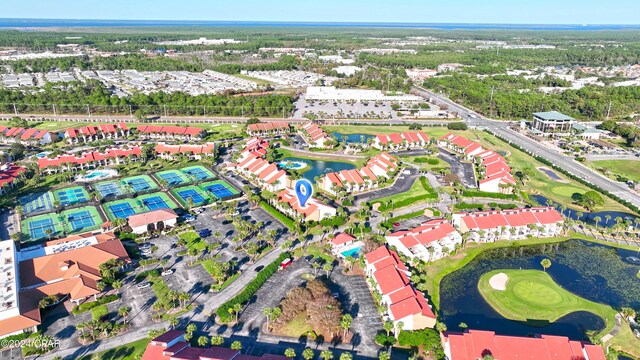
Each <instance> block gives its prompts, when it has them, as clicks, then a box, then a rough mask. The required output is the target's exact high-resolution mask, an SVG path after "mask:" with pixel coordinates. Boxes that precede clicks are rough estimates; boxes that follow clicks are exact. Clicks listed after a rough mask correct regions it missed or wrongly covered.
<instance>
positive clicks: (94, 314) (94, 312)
mask: <svg viewBox="0 0 640 360" xmlns="http://www.w3.org/2000/svg"><path fill="white" fill-rule="evenodd" d="M107 314H109V309H107V305H98V306H96V307H94V308H93V309H91V318H92V319H93V320H95V321H99V320H100V319H102V318H103V317H105V316H107Z"/></svg>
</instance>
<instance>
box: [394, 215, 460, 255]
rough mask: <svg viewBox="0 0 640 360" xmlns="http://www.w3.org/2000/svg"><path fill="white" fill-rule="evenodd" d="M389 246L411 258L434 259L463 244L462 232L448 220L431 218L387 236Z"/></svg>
mask: <svg viewBox="0 0 640 360" xmlns="http://www.w3.org/2000/svg"><path fill="white" fill-rule="evenodd" d="M386 239H387V243H388V244H389V246H395V248H396V249H397V250H398V251H399V252H400V253H401V254H403V255H404V256H407V257H408V258H410V259H411V260H414V259H416V258H417V259H419V260H422V261H434V260H438V259H441V258H443V257H445V256H446V255H448V254H449V253H451V252H452V251H454V250H455V248H456V245H461V244H462V236H461V235H460V233H459V232H458V231H457V230H456V229H455V228H454V227H453V226H452V225H451V224H450V223H449V222H448V221H446V220H442V219H440V220H430V221H427V222H425V223H423V224H422V225H420V226H418V227H416V228H413V229H411V230H406V231H398V232H394V233H392V234H389V235H387V236H386Z"/></svg>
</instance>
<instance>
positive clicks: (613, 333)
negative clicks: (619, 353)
mask: <svg viewBox="0 0 640 360" xmlns="http://www.w3.org/2000/svg"><path fill="white" fill-rule="evenodd" d="M620 326H622V315H620V314H616V325H615V326H614V327H613V329H611V331H609V333H608V334H606V335H605V336H603V337H602V338H601V339H600V341H602V342H603V343H606V342H607V341H609V340H611V339H612V338H613V337H614V336H616V335H618V333H619V332H620Z"/></svg>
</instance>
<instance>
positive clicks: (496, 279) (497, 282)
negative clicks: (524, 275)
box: [489, 273, 509, 291]
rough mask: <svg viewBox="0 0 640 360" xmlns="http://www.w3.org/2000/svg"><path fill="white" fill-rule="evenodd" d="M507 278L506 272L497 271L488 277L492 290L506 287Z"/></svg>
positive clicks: (502, 289)
mask: <svg viewBox="0 0 640 360" xmlns="http://www.w3.org/2000/svg"><path fill="white" fill-rule="evenodd" d="M507 280H509V277H508V276H507V274H505V273H498V274H495V275H493V276H492V277H491V279H489V285H491V287H492V288H493V289H494V290H500V291H504V290H506V289H507Z"/></svg>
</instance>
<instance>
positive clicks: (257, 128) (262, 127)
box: [247, 121, 289, 132]
mask: <svg viewBox="0 0 640 360" xmlns="http://www.w3.org/2000/svg"><path fill="white" fill-rule="evenodd" d="M247 130H249V131H251V132H269V131H274V130H289V123H288V122H286V121H269V122H260V123H255V124H250V125H248V126H247Z"/></svg>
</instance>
